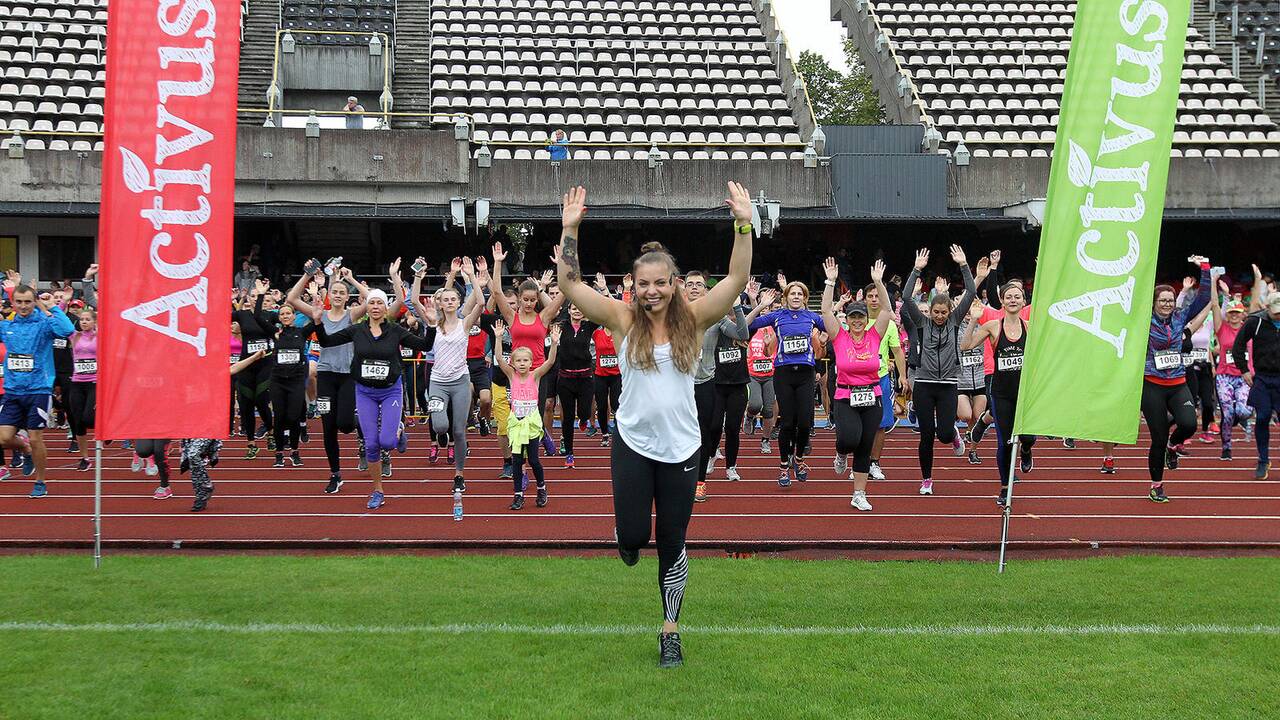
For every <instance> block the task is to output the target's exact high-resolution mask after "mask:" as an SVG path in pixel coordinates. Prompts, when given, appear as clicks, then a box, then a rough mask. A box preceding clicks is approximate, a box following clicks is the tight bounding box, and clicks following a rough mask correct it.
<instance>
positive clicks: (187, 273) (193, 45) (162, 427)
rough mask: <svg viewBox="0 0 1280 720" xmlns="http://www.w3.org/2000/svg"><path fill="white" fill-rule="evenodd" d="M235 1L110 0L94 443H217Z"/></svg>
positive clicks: (225, 317)
mask: <svg viewBox="0 0 1280 720" xmlns="http://www.w3.org/2000/svg"><path fill="white" fill-rule="evenodd" d="M239 62H240V4H239V2H238V0H111V6H110V9H109V11H108V13H107V88H106V89H107V98H106V110H105V124H106V141H105V147H106V150H105V152H104V156H103V161H102V208H101V212H100V218H101V220H100V226H99V230H98V237H99V242H100V246H99V262H100V264H101V266H102V270H101V280H100V283H101V285H100V287H99V290H100V293H101V305H100V307H99V330H98V332H99V341H98V343H99V344H98V416H97V433H98V437H99V438H101V439H104V440H118V439H128V438H188V437H224V436H225V435H226V433H227V417H228V413H229V412H230V408H229V407H228V405H229V402H230V392H231V391H230V376H229V373H228V370H227V363H228V356H229V354H230V334H231V320H230V308H231V274H232V263H231V256H232V253H233V249H232V248H233V246H232V227H233V213H234V208H235V205H234V201H235V197H234V195H235V162H236V125H235V123H236V117H235V108H236V77H237V72H238V69H239V68H238V66H239Z"/></svg>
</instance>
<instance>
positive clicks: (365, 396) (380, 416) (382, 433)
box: [356, 380, 404, 462]
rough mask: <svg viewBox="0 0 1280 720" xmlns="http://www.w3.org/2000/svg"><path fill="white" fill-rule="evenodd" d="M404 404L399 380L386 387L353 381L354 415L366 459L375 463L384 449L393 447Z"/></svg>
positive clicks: (398, 430)
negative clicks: (354, 389)
mask: <svg viewBox="0 0 1280 720" xmlns="http://www.w3.org/2000/svg"><path fill="white" fill-rule="evenodd" d="M403 403H404V390H403V389H402V388H401V386H400V381H399V380H396V384H395V385H392V386H391V387H389V388H371V387H367V386H365V385H361V384H360V383H356V417H358V418H359V419H360V430H361V432H362V433H363V434H364V457H365V459H366V460H368V461H369V462H376V461H377V460H378V458H379V456H380V453H381V452H382V451H383V450H391V449H392V448H394V447H395V446H396V437H397V436H398V434H399V432H400V415H401V412H402V410H403V408H404V405H403Z"/></svg>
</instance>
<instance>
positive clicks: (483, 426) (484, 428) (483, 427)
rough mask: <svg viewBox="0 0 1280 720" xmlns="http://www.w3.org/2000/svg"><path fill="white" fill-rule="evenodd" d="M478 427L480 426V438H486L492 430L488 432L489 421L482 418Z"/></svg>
mask: <svg viewBox="0 0 1280 720" xmlns="http://www.w3.org/2000/svg"><path fill="white" fill-rule="evenodd" d="M479 425H480V436H481V437H488V435H489V433H490V432H492V430H490V428H489V421H488V420H486V419H484V418H480V423H479Z"/></svg>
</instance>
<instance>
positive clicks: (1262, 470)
mask: <svg viewBox="0 0 1280 720" xmlns="http://www.w3.org/2000/svg"><path fill="white" fill-rule="evenodd" d="M1270 474H1271V463H1270V461H1267V460H1259V461H1258V469H1257V470H1254V471H1253V479H1254V480H1266V479H1267V476H1268V475H1270Z"/></svg>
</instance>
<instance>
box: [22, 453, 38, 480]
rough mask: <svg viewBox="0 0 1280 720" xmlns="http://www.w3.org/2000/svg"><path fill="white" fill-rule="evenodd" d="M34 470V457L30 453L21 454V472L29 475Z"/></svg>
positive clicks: (32, 473) (33, 472)
mask: <svg viewBox="0 0 1280 720" xmlns="http://www.w3.org/2000/svg"><path fill="white" fill-rule="evenodd" d="M35 472H36V459H35V456H34V455H32V454H31V453H23V454H22V474H23V475H24V476H26V477H31V476H32V475H34V474H35Z"/></svg>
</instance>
